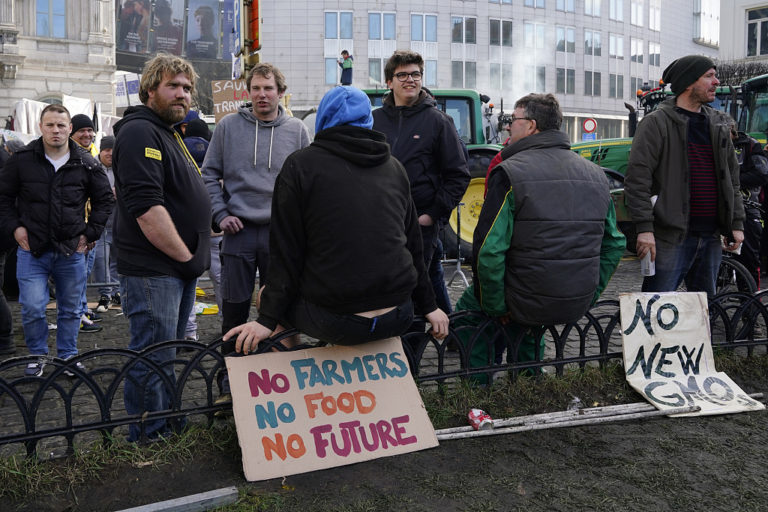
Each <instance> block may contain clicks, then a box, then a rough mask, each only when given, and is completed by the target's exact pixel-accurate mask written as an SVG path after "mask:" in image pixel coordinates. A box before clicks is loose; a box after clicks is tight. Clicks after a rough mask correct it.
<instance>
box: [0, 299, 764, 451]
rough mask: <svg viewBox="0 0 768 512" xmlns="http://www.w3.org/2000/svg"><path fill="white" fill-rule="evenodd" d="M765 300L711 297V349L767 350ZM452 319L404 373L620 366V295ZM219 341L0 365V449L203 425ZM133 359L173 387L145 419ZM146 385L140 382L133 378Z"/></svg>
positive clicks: (425, 381) (413, 351) (410, 346)
mask: <svg viewBox="0 0 768 512" xmlns="http://www.w3.org/2000/svg"><path fill="white" fill-rule="evenodd" d="M766 303H768V291H765V292H762V293H759V294H756V295H748V294H743V293H729V294H725V295H721V296H718V297H717V298H716V299H714V300H713V301H712V302H710V304H709V314H710V329H711V336H712V343H713V346H715V347H720V348H724V349H739V348H741V350H742V351H743V353H744V355H750V354H752V353H753V352H754V351H755V350H756V348H757V347H764V348H768V308H767V307H766ZM451 325H452V328H451V332H450V334H449V336H448V337H447V338H446V339H444V340H442V341H437V340H435V339H434V338H432V337H430V336H428V335H424V334H420V333H411V334H407V335H405V336H403V337H402V339H403V347H404V351H405V353H406V355H407V357H408V360H409V363H410V366H411V371H412V373H413V375H414V377H415V379H416V380H417V381H418V382H419V383H420V384H421V385H422V386H430V383H440V384H444V385H445V384H451V383H456V382H458V381H459V380H461V379H467V378H470V379H471V378H474V376H480V375H482V376H486V377H492V376H493V374H494V373H496V372H503V373H505V374H507V375H509V376H510V378H513V379H514V378H516V377H517V375H518V374H519V373H520V372H522V371H527V372H538V371H548V372H554V373H555V374H557V375H561V374H562V373H563V371H564V370H565V369H567V368H576V369H578V368H583V367H585V366H586V365H588V364H597V365H601V366H602V365H605V364H606V363H608V362H610V361H617V360H618V362H620V361H621V357H622V352H621V328H620V322H619V303H618V302H617V301H603V302H599V303H598V304H596V305H595V306H594V307H593V308H592V309H591V310H590V311H589V312H588V313H587V314H586V315H585V316H584V317H583V318H582V319H581V320H580V321H578V322H576V323H573V324H568V325H556V326H547V327H531V328H530V329H529V330H528V331H520V332H517V333H516V335H510V333H509V331H508V330H507V329H505V328H503V327H502V326H501V325H500V324H498V323H497V321H495V320H494V319H492V318H489V317H487V316H485V315H482V314H479V313H474V312H472V313H470V312H460V313H456V314H454V315H452V316H451ZM292 333H293V332H292V331H288V332H285V333H282V334H281V335H280V336H279V337H276V338H275V339H273V340H272V341H271V342H270V343H267V344H261V345H260V346H259V352H265V351H267V350H271V349H272V348H273V347H276V348H278V349H280V350H284V347H283V346H282V344H280V340H281V339H283V338H284V337H286V336H288V335H290V334H292ZM526 334H528V335H531V334H532V335H533V336H534V338H536V339H538V338H539V337H540V336H543V337H544V338H545V340H546V349H545V350H544V351H543V353H542V352H541V350H539V349H536V354H535V357H533V360H531V361H520V360H518V353H519V349H520V344H521V342H522V341H523V337H524V336H525V335H526ZM221 344H222V342H221V340H220V339H219V340H216V341H215V342H213V343H210V344H207V345H206V344H203V343H197V342H191V341H181V340H180V341H168V342H165V343H162V344H159V345H155V346H152V347H149V348H147V349H146V350H144V351H142V352H139V353H137V352H133V351H131V350H127V349H98V350H92V351H89V352H86V353H83V354H81V355H79V356H77V357H76V358H73V359H70V360H67V361H63V360H61V359H57V358H50V359H49V360H48V361H47V366H46V372H45V374H44V376H42V377H26V376H24V368H25V367H26V365H27V363H29V362H33V361H35V360H37V357H33V356H25V357H16V358H11V359H7V360H5V361H3V362H2V363H0V418H2V429H0V448H4V449H7V450H10V451H9V452H8V453H10V452H13V451H14V445H15V446H16V448H15V450H16V451H17V450H18V447H19V445H23V446H24V447H25V449H26V452H27V454H28V455H34V454H36V453H37V452H38V451H40V450H41V447H40V444H41V442H43V444H45V443H46V442H50V445H51V446H53V445H57V446H60V447H61V446H63V447H64V450H66V452H71V451H72V450H73V448H74V442H75V438H76V437H78V436H82V437H84V438H86V439H88V438H90V439H91V440H93V439H94V438H95V439H101V440H102V441H103V442H104V443H110V442H112V440H113V439H114V438H116V437H118V436H119V435H122V432H124V431H125V430H126V426H127V425H129V424H136V425H139V426H143V425H144V424H145V423H146V422H148V421H151V420H155V419H160V418H163V419H167V420H169V421H170V423H171V424H172V425H174V426H175V427H176V428H178V427H179V426H180V425H182V424H183V423H184V422H185V421H186V420H187V419H189V418H197V419H198V420H200V419H202V420H203V421H205V422H208V423H209V424H210V423H212V422H213V421H214V418H215V416H216V413H217V412H219V411H226V410H227V409H229V408H230V407H231V405H230V404H229V403H216V398H217V396H218V389H217V385H216V380H217V379H216V375H217V374H218V373H219V371H220V370H223V369H225V368H226V365H225V362H224V358H223V357H222V355H221V354H220V352H219V347H220V346H221ZM320 345H321V343H318V344H317V345H315V346H320ZM170 347H173V348H176V349H177V350H176V352H177V354H176V358H175V359H173V360H170V361H165V362H162V363H158V362H157V361H156V359H155V358H154V357H153V354H155V353H156V352H158V351H161V350H165V349H168V348H170ZM476 347H482V348H481V349H480V350H479V352H480V354H481V359H483V360H484V361H485V363H483V364H477V352H478V351H474V352H475V356H474V357H475V359H474V367H472V366H473V365H471V364H470V359H471V356H472V352H473V349H474V348H476ZM303 348H304V347H303ZM760 350H761V351H762V350H763V349H760ZM483 354H485V355H484V356H483ZM78 362H80V363H82V364H83V365H85V368H86V370H85V371H83V370H81V369H78V368H77V366H76V363H78ZM137 364H144V365H146V367H148V368H149V369H150V372H149V373H150V375H156V376H159V378H160V379H161V381H162V385H164V386H165V388H166V389H167V390H170V394H171V396H172V403H171V407H170V409H168V410H164V411H156V412H146V413H144V414H142V415H129V414H127V413H126V412H125V408H124V406H123V397H122V394H123V386H124V384H125V382H126V380H127V379H129V378H130V376H129V371H130V370H131V369H132V368H133V367H134V366H135V365H137ZM170 368H172V369H173V374H175V377H176V378H175V380H174V379H173V378H171V377H169V375H168V374H169V373H170V372H168V371H164V370H166V369H170ZM65 371H66V372H69V373H71V374H73V375H74V376H68V375H67V374H66V373H65ZM146 384H147V381H146V380H144V381H143V382H140V383H138V385H139V386H144V385H146ZM62 439H63V441H64V442H62ZM43 448H44V449H47V448H48V445H45V446H43Z"/></svg>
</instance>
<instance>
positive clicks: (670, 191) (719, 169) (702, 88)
mask: <svg viewBox="0 0 768 512" xmlns="http://www.w3.org/2000/svg"><path fill="white" fill-rule="evenodd" d="M662 79H663V80H664V83H667V84H671V88H672V92H673V93H674V94H675V96H674V97H672V98H669V99H667V100H665V101H664V102H663V103H662V104H661V105H659V107H658V108H657V109H656V110H655V111H653V112H651V113H650V114H648V115H647V116H645V118H644V119H643V121H642V122H641V123H640V124H639V126H638V127H637V133H636V134H635V137H634V140H633V141H632V151H631V153H630V156H629V164H628V166H627V177H626V181H625V183H624V193H625V196H626V199H627V209H628V211H629V214H630V217H631V218H632V222H633V223H634V224H635V229H636V230H637V256H638V257H639V258H643V257H644V256H645V255H646V254H648V253H650V255H651V261H655V263H656V265H655V266H656V274H655V275H653V276H647V277H645V279H644V280H643V291H644V292H665V291H674V290H676V289H677V287H678V286H680V283H681V282H682V281H683V279H685V284H686V288H687V289H688V291H703V292H706V293H707V296H709V297H712V296H713V295H714V294H715V288H716V287H715V282H716V277H717V272H718V268H719V266H720V260H721V258H722V252H721V245H722V244H721V241H720V235H723V236H724V237H726V238H727V242H726V245H725V249H726V250H728V251H737V250H738V249H739V247H740V246H741V242H742V241H743V240H744V206H743V204H742V199H741V193H740V192H739V163H738V161H737V159H736V153H735V151H734V148H733V143H732V142H731V135H730V130H729V129H728V119H729V118H728V116H727V114H725V113H723V112H720V111H717V110H715V109H713V108H711V107H710V106H709V105H707V104H708V103H709V102H711V101H713V100H714V99H715V92H716V88H717V86H718V85H720V81H719V80H718V79H717V70H716V69H715V64H714V62H712V60H711V59H710V58H708V57H704V56H701V55H688V56H686V57H681V58H679V59H677V60H675V61H674V62H672V64H670V65H669V66H668V67H667V69H665V70H664V74H663V76H662Z"/></svg>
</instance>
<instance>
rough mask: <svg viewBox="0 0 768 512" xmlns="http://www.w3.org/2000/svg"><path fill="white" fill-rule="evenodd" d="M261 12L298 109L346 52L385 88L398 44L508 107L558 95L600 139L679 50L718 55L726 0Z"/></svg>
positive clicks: (300, 0) (332, 2)
mask: <svg viewBox="0 0 768 512" xmlns="http://www.w3.org/2000/svg"><path fill="white" fill-rule="evenodd" d="M702 3H705V4H706V5H705V6H704V7H705V9H704V11H705V14H707V16H708V13H711V14H712V15H714V16H710V17H707V16H704V17H702V15H701V13H702V7H701V4H702ZM712 5H717V10H716V11H708V10H707V9H706V8H709V7H710V6H712ZM261 17H262V29H261V43H262V51H261V58H262V60H264V61H268V62H273V63H275V64H277V65H278V66H279V67H280V68H281V69H282V70H283V71H284V72H285V73H286V76H287V79H288V86H289V92H291V93H292V106H293V108H294V109H296V110H298V111H301V110H302V109H303V108H309V107H310V106H313V105H317V103H318V102H319V101H320V98H322V96H323V94H324V93H325V92H326V91H327V90H328V89H329V88H331V87H333V86H334V85H336V84H337V83H338V80H339V73H340V69H339V66H338V63H337V59H338V58H339V56H340V53H341V51H342V50H348V51H349V52H350V53H351V54H352V55H353V57H354V78H353V85H355V86H358V87H361V88H374V87H386V84H385V83H384V71H383V65H384V63H385V62H386V59H387V58H388V57H389V56H390V55H391V54H392V52H393V51H394V50H395V49H412V50H415V51H418V52H419V53H421V54H422V56H423V57H424V59H425V61H426V65H425V76H424V85H426V86H427V87H430V88H452V87H466V88H473V89H478V90H479V91H481V92H483V93H485V94H487V95H489V96H490V97H491V99H492V102H493V103H494V104H495V105H496V107H497V110H498V107H499V105H500V103H501V100H502V99H503V100H504V105H505V110H509V109H511V106H512V105H513V104H514V101H515V100H516V99H517V98H519V97H521V96H523V95H524V94H527V93H529V92H552V93H555V94H556V95H557V97H558V99H559V101H560V103H561V105H562V108H563V111H564V112H565V114H566V123H565V128H566V130H567V131H568V132H569V133H570V134H571V137H572V139H574V140H578V139H579V138H580V131H581V120H583V119H584V118H586V117H593V118H595V119H597V121H598V130H597V137H598V138H602V137H619V136H625V135H626V121H625V119H626V113H627V110H626V108H625V106H624V103H625V102H628V103H630V104H634V101H635V94H636V91H637V89H638V88H639V87H640V86H642V85H643V83H645V82H648V83H650V84H655V83H658V80H659V78H660V77H661V73H662V71H663V70H664V67H666V65H667V64H669V63H670V62H671V61H672V60H674V59H676V58H677V57H679V56H682V55H686V54H692V53H694V54H704V55H708V56H712V57H716V56H717V54H718V49H717V39H718V36H719V31H718V30H713V29H712V23H714V24H715V26H716V24H717V22H718V20H719V1H718V0H709V2H708V0H664V1H663V2H662V1H661V0H476V1H458V0H450V1H437V0H399V1H394V0H368V1H360V0H355V1H353V0H322V1H309V0H292V1H290V2H286V3H278V2H271V1H270V2H262V4H261Z"/></svg>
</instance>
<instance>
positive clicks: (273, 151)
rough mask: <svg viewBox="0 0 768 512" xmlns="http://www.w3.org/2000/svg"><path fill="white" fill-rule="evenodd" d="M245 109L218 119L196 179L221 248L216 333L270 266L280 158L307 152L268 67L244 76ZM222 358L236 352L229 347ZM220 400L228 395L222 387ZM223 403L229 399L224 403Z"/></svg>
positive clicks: (244, 308) (232, 320) (239, 313)
mask: <svg viewBox="0 0 768 512" xmlns="http://www.w3.org/2000/svg"><path fill="white" fill-rule="evenodd" d="M246 86H247V88H248V92H249V94H250V97H251V104H249V105H245V106H243V107H241V108H240V109H239V111H238V112H236V113H233V114H229V115H228V116H226V117H225V118H224V119H222V120H221V121H220V122H219V123H218V125H217V126H216V130H214V132H213V138H212V139H211V143H210V145H209V146H208V153H207V154H206V157H205V162H204V163H203V168H202V173H203V179H204V180H205V185H206V187H207V188H208V193H209V194H210V196H211V206H212V213H213V221H214V222H216V223H217V224H218V225H219V227H220V228H221V230H222V231H224V237H223V240H222V242H221V295H222V333H226V332H227V331H229V330H230V329H231V328H232V327H235V326H237V325H240V324H243V323H246V322H247V321H248V312H249V310H250V306H251V295H252V294H253V288H254V283H255V280H256V270H257V269H258V271H259V281H260V283H264V282H265V279H266V275H267V272H268V265H269V219H270V212H271V210H272V191H273V189H274V187H275V178H277V174H278V173H279V172H280V168H281V167H282V166H283V162H284V161H285V159H286V157H288V155H290V154H291V153H293V152H294V151H296V150H298V149H302V148H304V147H306V146H308V145H309V133H308V132H307V129H306V128H305V126H304V124H303V123H302V122H301V121H300V120H298V119H295V118H293V117H290V116H288V115H287V114H286V112H285V109H284V108H283V106H282V105H280V99H281V98H282V97H283V95H284V94H285V90H286V88H287V86H286V83H285V76H284V75H283V74H282V73H281V72H280V70H279V69H277V67H275V66H273V65H272V64H268V63H260V64H258V65H256V66H255V67H254V68H253V69H251V70H250V72H249V73H248V78H247V79H246ZM229 345H230V344H227V345H225V346H223V347H222V353H224V354H226V353H229V352H233V351H234V343H232V344H231V346H229ZM220 386H221V391H222V394H223V395H226V394H228V393H229V390H228V385H227V383H226V382H223V381H221V380H220ZM224 398H227V397H224Z"/></svg>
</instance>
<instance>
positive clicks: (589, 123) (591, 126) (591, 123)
mask: <svg viewBox="0 0 768 512" xmlns="http://www.w3.org/2000/svg"><path fill="white" fill-rule="evenodd" d="M581 127H582V128H583V129H584V131H585V132H586V133H592V132H594V131H595V130H597V121H595V120H594V119H592V118H591V117H588V118H586V119H585V120H584V122H583V123H581Z"/></svg>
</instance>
